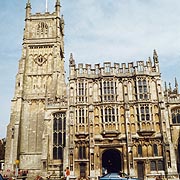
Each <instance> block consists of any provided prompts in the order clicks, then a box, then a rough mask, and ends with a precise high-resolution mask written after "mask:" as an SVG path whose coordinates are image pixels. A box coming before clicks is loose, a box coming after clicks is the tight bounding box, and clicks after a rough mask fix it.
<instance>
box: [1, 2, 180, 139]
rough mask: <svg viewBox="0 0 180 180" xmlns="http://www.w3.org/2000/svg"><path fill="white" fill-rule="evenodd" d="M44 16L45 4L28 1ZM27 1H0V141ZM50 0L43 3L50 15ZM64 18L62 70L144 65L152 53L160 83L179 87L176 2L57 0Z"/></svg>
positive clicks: (179, 29) (7, 117) (179, 4)
mask: <svg viewBox="0 0 180 180" xmlns="http://www.w3.org/2000/svg"><path fill="white" fill-rule="evenodd" d="M30 1H31V7H32V13H33V14H35V13H36V12H41V13H44V12H45V9H46V0H30ZM26 2H27V0H0V139H1V138H4V137H6V128H7V125H8V123H9V121H10V109H11V100H12V99H13V96H14V90H15V89H14V87H15V77H16V74H17V71H18V61H19V59H20V58H21V52H22V42H23V29H24V24H25V23H24V19H25V6H26ZM54 5H55V0H48V11H49V12H53V11H54ZM61 6H62V7H61V14H63V15H64V20H65V69H66V71H67V74H66V76H67V77H68V66H69V65H68V62H69V54H70V53H73V56H74V59H75V61H76V63H87V62H88V63H89V64H96V63H101V65H102V64H103V62H105V61H111V62H113V63H114V62H117V63H128V62H136V61H139V60H143V61H146V60H147V59H148V57H151V58H152V56H153V50H154V49H156V51H157V53H158V56H159V63H160V70H161V75H162V80H163V83H164V82H165V81H166V82H167V83H169V82H171V84H172V88H174V79H175V77H177V80H178V83H179V86H180V1H179V0H158V1H157V0H61Z"/></svg>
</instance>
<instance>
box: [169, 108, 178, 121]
mask: <svg viewBox="0 0 180 180" xmlns="http://www.w3.org/2000/svg"><path fill="white" fill-rule="evenodd" d="M171 116H172V123H173V124H177V123H178V124H179V123H180V108H176V109H172V110H171Z"/></svg>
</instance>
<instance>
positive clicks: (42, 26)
mask: <svg viewBox="0 0 180 180" xmlns="http://www.w3.org/2000/svg"><path fill="white" fill-rule="evenodd" d="M37 35H38V36H39V37H44V36H47V35H48V25H47V24H46V23H45V22H40V23H39V24H38V26H37Z"/></svg>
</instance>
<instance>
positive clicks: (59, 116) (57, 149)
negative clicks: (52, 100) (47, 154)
mask: <svg viewBox="0 0 180 180" xmlns="http://www.w3.org/2000/svg"><path fill="white" fill-rule="evenodd" d="M65 127H66V114H65V113H64V112H59V113H55V114H54V115H53V159H63V147H64V146H65V140H66V137H65V136H66V129H65Z"/></svg>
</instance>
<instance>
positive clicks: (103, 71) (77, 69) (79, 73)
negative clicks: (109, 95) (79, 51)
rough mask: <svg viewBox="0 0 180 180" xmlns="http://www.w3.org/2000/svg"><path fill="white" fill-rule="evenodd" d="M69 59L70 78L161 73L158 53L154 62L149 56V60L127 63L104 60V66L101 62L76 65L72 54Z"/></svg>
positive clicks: (154, 74)
mask: <svg viewBox="0 0 180 180" xmlns="http://www.w3.org/2000/svg"><path fill="white" fill-rule="evenodd" d="M69 61H70V65H69V66H70V79H71V78H72V79H73V78H77V77H86V78H99V77H101V76H117V77H119V76H120V77H132V76H135V75H152V76H157V75H158V76H159V75H160V72H159V63H158V57H157V53H155V54H154V56H153V62H152V61H151V58H150V57H149V58H148V60H147V61H136V62H130V63H127V64H126V63H114V64H112V63H111V62H104V63H103V66H101V64H100V63H99V64H95V65H94V67H92V65H91V64H82V63H80V64H78V65H77V66H76V64H75V60H74V59H73V56H72V54H71V57H70V60H69Z"/></svg>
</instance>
